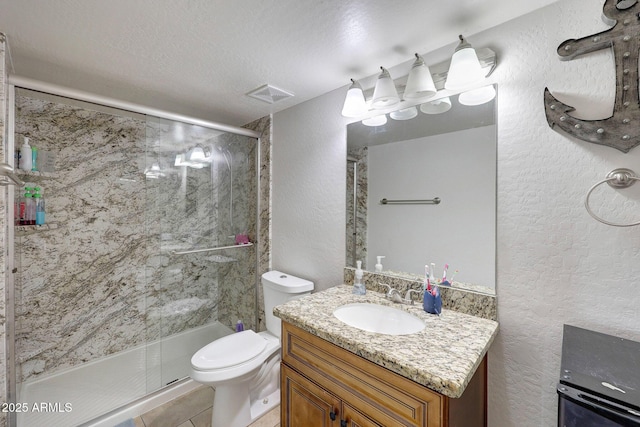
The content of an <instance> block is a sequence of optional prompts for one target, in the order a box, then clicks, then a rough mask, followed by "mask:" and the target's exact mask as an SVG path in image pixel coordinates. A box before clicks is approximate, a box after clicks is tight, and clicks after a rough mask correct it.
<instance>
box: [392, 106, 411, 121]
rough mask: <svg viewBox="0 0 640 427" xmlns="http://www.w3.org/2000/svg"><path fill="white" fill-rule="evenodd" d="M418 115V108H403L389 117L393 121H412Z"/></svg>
mask: <svg viewBox="0 0 640 427" xmlns="http://www.w3.org/2000/svg"><path fill="white" fill-rule="evenodd" d="M417 115H418V109H417V108H416V107H409V108H403V109H402V110H397V111H394V112H392V113H389V116H390V117H391V118H392V119H393V120H411V119H413V118H414V117H416V116H417Z"/></svg>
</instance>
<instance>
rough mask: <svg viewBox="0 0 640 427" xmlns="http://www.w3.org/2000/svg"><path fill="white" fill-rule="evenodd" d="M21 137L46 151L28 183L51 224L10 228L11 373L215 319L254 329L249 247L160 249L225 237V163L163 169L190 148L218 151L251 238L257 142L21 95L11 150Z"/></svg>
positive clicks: (89, 356) (91, 355) (63, 364)
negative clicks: (43, 164) (16, 231)
mask: <svg viewBox="0 0 640 427" xmlns="http://www.w3.org/2000/svg"><path fill="white" fill-rule="evenodd" d="M178 130H179V131H178ZM180 135H182V137H180ZM24 136H28V137H29V138H30V141H31V144H32V145H33V146H36V147H38V148H39V149H40V150H48V151H52V152H54V153H55V154H56V172H55V173H54V174H53V176H50V177H44V178H43V177H33V176H29V177H26V178H25V180H27V181H33V182H34V183H36V184H38V185H40V186H42V187H43V188H44V194H45V196H46V203H47V222H48V223H49V224H53V225H55V226H56V227H55V228H53V229H52V230H49V231H47V232H40V233H31V234H26V235H17V236H16V242H15V244H16V261H17V267H18V274H17V275H16V276H17V277H16V292H17V295H16V325H17V333H16V347H17V355H16V359H17V363H18V365H19V366H20V369H19V378H18V380H19V381H24V380H27V379H30V378H35V377H37V376H39V375H43V374H45V375H46V374H51V373H54V372H57V371H59V370H61V369H65V368H69V367H72V366H76V365H79V364H82V363H85V362H87V361H91V360H96V359H99V358H101V357H104V356H107V355H110V354H113V353H116V352H119V351H122V350H126V349H128V348H131V347H135V346H137V345H140V344H143V343H145V342H149V341H153V340H156V339H159V338H160V337H163V336H166V335H170V334H174V333H178V332H182V331H184V330H187V329H189V328H192V327H196V326H200V325H204V324H207V323H209V322H210V321H213V320H219V321H221V322H222V323H223V324H225V325H227V326H229V327H232V326H233V325H234V324H235V322H236V321H237V320H238V319H243V320H244V321H245V323H248V326H249V327H253V324H254V323H255V321H253V319H255V314H254V313H255V300H256V298H255V296H254V295H255V285H256V283H255V282H256V281H255V260H256V256H255V250H256V249H257V248H255V247H251V248H234V249H229V250H225V251H221V252H205V253H199V254H189V255H174V254H172V253H171V251H173V250H178V251H179V250H186V249H194V248H202V247H213V246H219V245H222V246H226V245H228V244H232V240H230V237H229V236H231V235H232V234H233V233H235V232H236V231H234V230H232V229H231V211H230V193H231V192H230V187H229V183H230V175H229V168H228V167H227V165H226V162H225V160H223V159H222V158H221V157H218V158H217V160H216V161H214V163H213V164H212V165H211V166H207V167H204V168H202V169H194V168H189V167H174V162H175V157H176V154H177V153H181V152H184V151H185V150H186V149H188V148H190V147H193V146H194V145H195V144H201V145H202V146H206V147H208V148H210V149H211V151H212V152H214V153H215V151H214V150H215V147H217V146H224V147H226V148H227V149H228V150H229V155H230V156H231V157H233V161H232V162H231V164H232V169H233V173H234V188H233V198H234V206H233V219H234V226H237V227H241V228H242V230H238V231H247V232H248V233H249V234H250V236H252V237H253V236H255V233H256V230H255V225H256V224H255V223H256V221H255V217H256V214H255V187H256V186H255V162H254V161H252V160H251V159H252V158H253V157H252V156H253V154H252V153H251V152H250V151H249V150H252V149H255V145H256V144H255V139H253V138H247V137H236V136H231V135H229V134H224V133H220V132H216V131H211V130H209V129H203V128H199V127H196V126H190V125H182V124H176V123H172V122H168V121H163V120H159V119H155V118H150V119H149V120H146V118H145V117H144V116H142V115H136V114H131V113H126V112H122V111H117V110H113V109H108V108H105V107H99V106H94V105H91V104H85V103H80V102H75V101H60V100H59V99H56V98H53V97H48V96H44V95H37V96H36V95H34V94H33V93H31V92H28V91H22V90H20V91H18V96H17V100H16V144H21V143H22V138H23V137H24ZM238 139H241V140H243V141H242V142H240V141H239V140H238ZM231 140H233V141H231ZM242 176H251V178H252V180H251V179H242V178H241V177H242ZM250 200H253V202H252V203H253V206H250V205H251V202H250ZM247 205H249V206H247ZM252 209H253V213H250V212H251V211H252ZM252 218H253V219H252ZM245 229H246V230H245Z"/></svg>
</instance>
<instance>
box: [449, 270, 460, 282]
mask: <svg viewBox="0 0 640 427" xmlns="http://www.w3.org/2000/svg"><path fill="white" fill-rule="evenodd" d="M456 274H458V270H456V271H454V272H453V274H452V275H451V281H450V282H449V283H453V278H454V277H456Z"/></svg>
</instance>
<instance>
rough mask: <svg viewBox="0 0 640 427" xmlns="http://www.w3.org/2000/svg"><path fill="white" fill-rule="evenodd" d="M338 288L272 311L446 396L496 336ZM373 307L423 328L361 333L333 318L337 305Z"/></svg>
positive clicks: (470, 320) (464, 320) (473, 324)
mask: <svg viewBox="0 0 640 427" xmlns="http://www.w3.org/2000/svg"><path fill="white" fill-rule="evenodd" d="M351 289H352V287H351V286H346V285H340V286H336V287H333V288H329V289H327V290H325V291H322V292H318V293H315V294H311V295H308V296H305V297H302V298H300V299H297V300H293V301H289V302H287V303H285V304H282V305H279V306H277V307H275V308H274V310H273V313H274V314H275V315H276V316H277V317H279V318H280V319H282V320H283V321H285V322H288V323H291V324H292V325H294V326H297V327H299V328H301V329H303V330H305V331H307V332H309V333H312V334H314V335H316V336H318V337H320V338H322V339H324V340H326V341H329V342H331V343H333V344H335V345H337V346H339V347H341V348H344V349H345V350H348V351H350V352H352V353H355V354H357V355H358V356H361V357H363V358H365V359H367V360H369V361H371V362H373V363H376V364H378V365H380V366H383V367H385V368H387V369H389V370H391V371H393V372H396V373H398V374H400V375H402V376H404V377H406V378H409V379H411V380H413V381H415V382H417V383H419V384H422V385H424V386H426V387H428V388H430V389H431V390H434V391H436V392H438V393H441V394H443V395H445V396H448V397H453V398H457V397H460V396H462V393H463V392H464V390H465V388H466V386H467V384H468V383H469V381H470V380H471V378H472V377H473V374H474V373H475V371H476V368H477V367H478V365H479V364H480V362H481V361H482V358H483V357H484V355H485V354H486V353H487V350H488V349H489V346H490V345H491V343H492V342H493V339H494V338H495V336H496V334H497V333H498V323H497V322H495V321H493V320H488V319H482V318H480V317H475V316H470V315H468V314H462V313H458V312H456V311H451V310H442V314H441V315H440V316H436V315H433V314H429V313H426V312H425V311H424V310H423V309H422V304H416V305H413V306H411V305H406V304H395V303H393V302H391V301H388V300H387V299H385V298H384V296H383V295H382V294H380V293H377V292H372V291H369V290H367V293H366V295H354V294H353V293H352V292H351ZM358 302H365V303H375V304H381V305H387V306H391V307H395V308H398V309H401V310H405V311H407V312H409V313H411V314H413V315H415V316H416V317H419V318H420V319H422V320H424V322H425V323H426V325H427V326H426V328H425V329H424V330H423V331H421V332H418V333H415V334H411V335H383V334H378V333H374V332H366V331H363V330H361V329H356V328H354V327H351V326H349V325H347V324H346V323H343V322H342V321H340V320H338V319H337V318H336V317H335V316H333V311H334V310H335V309H336V308H338V307H339V306H342V305H345V304H352V303H358Z"/></svg>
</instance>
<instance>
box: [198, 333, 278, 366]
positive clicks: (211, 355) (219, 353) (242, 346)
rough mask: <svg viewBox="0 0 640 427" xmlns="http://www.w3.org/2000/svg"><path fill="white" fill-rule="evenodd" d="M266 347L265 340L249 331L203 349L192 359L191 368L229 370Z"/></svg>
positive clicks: (218, 341) (221, 339) (232, 335)
mask: <svg viewBox="0 0 640 427" xmlns="http://www.w3.org/2000/svg"><path fill="white" fill-rule="evenodd" d="M266 346H267V341H266V340H265V339H264V338H262V337H261V336H260V335H258V334H256V333H255V332H253V331H252V330H250V329H247V330H246V331H242V332H238V333H235V334H231V335H227V336H226V337H222V338H219V339H217V340H215V341H214V342H212V343H211V344H208V345H206V346H204V347H202V348H201V349H200V350H198V351H197V352H196V354H194V355H193V357H192V358H191V366H193V367H194V368H195V369H199V370H209V369H220V368H228V367H229V366H234V365H239V364H240V363H244V362H246V361H248V360H251V359H253V358H254V357H256V356H257V355H259V354H260V353H262V352H263V351H264V349H265V347H266Z"/></svg>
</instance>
